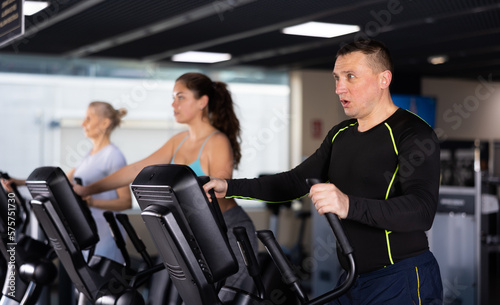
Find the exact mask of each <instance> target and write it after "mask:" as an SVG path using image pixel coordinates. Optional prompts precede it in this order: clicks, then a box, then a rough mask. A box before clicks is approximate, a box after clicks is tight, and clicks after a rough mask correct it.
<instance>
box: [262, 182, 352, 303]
mask: <svg viewBox="0 0 500 305" xmlns="http://www.w3.org/2000/svg"><path fill="white" fill-rule="evenodd" d="M306 182H307V184H308V185H309V186H313V185H314V184H317V183H321V181H320V180H319V179H315V178H310V179H306ZM325 217H326V219H327V220H328V223H329V224H330V227H331V228H332V231H333V234H334V235H335V238H336V239H337V242H338V244H339V247H340V249H341V251H342V254H343V255H344V256H346V257H347V259H348V262H349V268H348V270H347V276H346V278H345V280H344V282H343V283H342V284H340V285H339V286H338V287H337V288H335V289H333V290H331V291H329V292H327V293H325V294H323V295H320V296H318V297H316V298H314V299H312V300H308V299H307V296H306V295H305V293H304V292H303V291H302V289H301V288H300V286H299V285H298V277H297V276H296V275H295V272H294V271H293V268H292V266H291V264H290V262H289V261H288V260H287V259H286V257H285V255H284V254H283V251H282V249H281V247H280V246H279V244H278V242H277V241H276V239H275V237H274V235H273V233H272V232H271V231H269V230H263V231H259V232H257V237H258V238H259V239H260V241H261V242H262V243H263V244H264V246H265V247H266V249H267V251H268V252H269V254H270V255H271V257H272V258H273V261H274V262H275V264H276V266H277V267H278V269H279V270H280V273H281V275H282V277H283V280H284V281H285V283H286V284H288V285H290V286H293V287H294V288H295V289H294V290H295V292H296V293H297V296H298V298H299V299H300V301H301V303H302V304H304V305H320V304H325V303H327V302H330V301H332V300H334V299H336V298H338V297H339V296H341V295H342V294H344V293H345V292H346V291H347V290H349V288H351V286H352V285H353V284H354V281H355V279H356V263H355V262H354V255H353V252H354V250H353V248H352V246H351V244H350V242H349V239H348V238H347V235H346V234H345V231H344V228H343V227H342V223H341V222H340V219H339V218H338V216H337V215H336V214H333V213H326V214H325Z"/></svg>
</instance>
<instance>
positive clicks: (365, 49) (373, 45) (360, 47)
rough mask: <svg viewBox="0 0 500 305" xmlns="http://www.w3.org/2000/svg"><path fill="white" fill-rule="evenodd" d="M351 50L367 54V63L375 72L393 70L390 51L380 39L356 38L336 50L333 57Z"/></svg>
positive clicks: (351, 51) (348, 52)
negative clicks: (335, 54)
mask: <svg viewBox="0 0 500 305" xmlns="http://www.w3.org/2000/svg"><path fill="white" fill-rule="evenodd" d="M353 52H361V53H363V54H365V55H369V56H368V64H369V65H370V66H371V68H372V70H373V71H374V72H376V73H379V72H382V71H385V70H389V71H391V73H392V72H393V69H394V65H393V63H392V57H391V53H390V52H389V49H388V48H387V47H386V46H385V44H383V43H382V42H380V41H377V40H357V41H353V42H351V43H348V44H346V45H344V46H343V47H342V48H340V50H339V51H338V52H337V56H336V57H335V58H339V57H340V56H344V55H347V54H350V53H353Z"/></svg>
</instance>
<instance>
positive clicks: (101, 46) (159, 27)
mask: <svg viewBox="0 0 500 305" xmlns="http://www.w3.org/2000/svg"><path fill="white" fill-rule="evenodd" d="M255 1H257V0H218V1H215V2H211V3H210V4H206V5H203V6H201V7H198V8H195V9H193V10H190V11H188V12H185V13H182V14H179V15H176V16H173V17H170V18H167V19H164V20H162V21H159V22H155V23H153V24H150V25H147V26H144V27H141V28H138V29H135V30H132V31H129V32H127V33H123V34H120V35H116V36H113V37H109V38H106V39H104V40H101V41H98V42H96V43H92V44H88V45H85V46H82V47H79V48H77V49H75V50H72V51H69V52H67V53H65V54H64V55H65V56H69V57H84V56H88V55H91V54H94V53H97V52H102V51H104V50H107V49H110V48H114V47H116V46H119V45H122V44H125V43H129V42H132V41H135V40H138V39H142V38H145V37H148V36H151V35H155V34H157V33H160V32H163V31H167V30H171V29H174V28H176V27H179V26H182V25H186V24H189V23H191V22H194V21H198V20H201V19H203V18H207V17H210V16H213V15H220V14H222V13H224V12H226V11H228V10H232V9H234V8H237V7H240V6H243V5H246V4H248V3H251V2H255Z"/></svg>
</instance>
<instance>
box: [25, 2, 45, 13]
mask: <svg viewBox="0 0 500 305" xmlns="http://www.w3.org/2000/svg"><path fill="white" fill-rule="evenodd" d="M48 6H49V3H48V2H45V1H24V6H23V14H24V15H25V16H31V15H34V14H36V13H38V12H39V11H41V10H43V9H45V8H46V7H48Z"/></svg>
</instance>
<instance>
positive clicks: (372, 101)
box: [333, 52, 382, 120]
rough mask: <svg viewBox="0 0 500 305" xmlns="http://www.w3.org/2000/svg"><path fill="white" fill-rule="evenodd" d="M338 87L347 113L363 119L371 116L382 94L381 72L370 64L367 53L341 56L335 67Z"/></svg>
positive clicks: (334, 74) (334, 73)
mask: <svg viewBox="0 0 500 305" xmlns="http://www.w3.org/2000/svg"><path fill="white" fill-rule="evenodd" d="M333 76H334V78H335V84H336V89H335V93H337V94H338V96H339V98H340V102H341V103H342V107H344V112H345V114H346V115H348V116H350V117H352V118H356V119H358V120H359V119H363V118H366V117H367V116H369V115H370V114H371V113H372V112H373V110H374V109H375V106H376V105H377V101H379V100H380V98H381V96H382V90H381V88H380V83H381V77H380V73H375V72H374V71H373V70H372V68H371V67H370V66H369V65H368V59H367V55H365V54H363V53H361V52H353V53H349V54H346V55H344V56H340V57H338V58H337V61H336V62H335V67H334V68H333Z"/></svg>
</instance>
